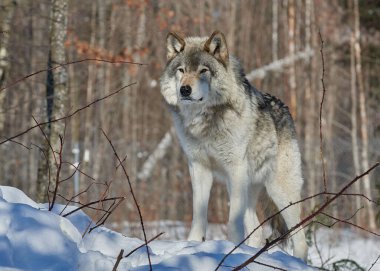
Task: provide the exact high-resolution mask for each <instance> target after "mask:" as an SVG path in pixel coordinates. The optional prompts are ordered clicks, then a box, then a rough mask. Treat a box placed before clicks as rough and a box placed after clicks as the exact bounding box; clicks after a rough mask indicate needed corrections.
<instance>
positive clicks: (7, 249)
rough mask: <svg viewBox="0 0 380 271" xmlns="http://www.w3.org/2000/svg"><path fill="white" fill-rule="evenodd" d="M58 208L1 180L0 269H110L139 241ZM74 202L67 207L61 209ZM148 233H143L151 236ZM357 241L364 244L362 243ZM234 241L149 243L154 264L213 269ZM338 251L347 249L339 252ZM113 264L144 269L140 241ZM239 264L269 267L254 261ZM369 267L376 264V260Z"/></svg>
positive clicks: (232, 262) (277, 255)
mask: <svg viewBox="0 0 380 271" xmlns="http://www.w3.org/2000/svg"><path fill="white" fill-rule="evenodd" d="M62 208H63V206H57V207H56V208H55V209H54V210H53V212H49V211H47V206H46V205H45V204H37V203H35V202H34V201H32V200H31V199H30V198H28V197H27V196H26V195H25V194H24V193H23V192H22V191H20V190H18V189H15V188H12V187H6V186H0V270H13V271H15V270H62V271H63V270H64V271H70V270H86V271H91V270H99V271H100V270H107V271H111V270H112V268H113V266H114V264H115V261H116V258H117V255H118V254H119V252H120V250H121V249H124V251H125V252H124V255H126V254H127V253H129V252H130V251H132V250H133V249H135V248H136V247H138V246H140V245H142V244H143V241H141V240H140V239H137V238H130V237H126V236H124V235H122V234H120V233H117V232H115V231H111V230H109V229H107V228H105V227H98V228H96V229H95V230H94V231H92V232H91V233H90V234H88V233H87V234H85V235H84V237H82V235H83V233H84V232H86V229H87V227H88V225H89V223H91V220H90V218H89V217H88V216H86V215H85V214H84V213H83V212H81V211H79V212H76V213H74V214H73V215H70V216H68V217H67V218H64V217H62V216H59V215H58V213H59V212H60V211H61V209H62ZM74 208H76V207H74V206H73V207H68V208H67V210H66V212H68V211H70V210H73V209H74ZM182 231H183V230H182ZM148 234H149V236H148V238H151V237H153V236H154V234H152V233H149V232H148ZM322 236H323V235H322ZM357 245H358V246H369V245H368V244H365V243H357ZM373 245H374V248H375V247H376V246H375V245H377V247H376V248H378V247H379V245H378V244H375V243H374V244H373ZM233 247H234V245H233V244H232V243H230V242H228V241H223V240H215V241H206V242H187V241H169V240H157V241H153V242H152V243H150V244H149V250H150V254H151V261H152V266H153V270H214V269H215V267H216V265H217V264H218V263H219V261H220V259H221V258H222V257H223V256H224V255H225V254H226V253H227V252H229V251H230V250H231V249H232V248H233ZM363 249H367V247H366V248H364V247H363ZM374 250H378V249H374ZM256 251H257V249H256V248H251V247H248V246H242V247H241V248H239V249H238V250H236V251H235V252H234V253H233V254H232V255H231V256H230V257H228V258H227V260H226V262H225V263H224V266H223V267H222V268H220V269H219V270H231V266H236V265H238V264H240V263H242V262H243V261H244V260H246V259H248V258H249V257H250V256H251V255H253V254H254V253H255V252H256ZM349 255H350V254H348V256H349ZM351 255H352V254H351ZM375 255H376V252H375ZM343 256H347V255H346V254H344V253H343ZM371 257H373V256H371ZM367 259H369V258H367ZM257 260H258V261H259V262H261V263H265V264H267V265H271V266H276V267H278V268H281V269H280V270H283V269H284V270H313V269H312V268H310V267H308V266H306V265H305V264H304V263H303V262H302V261H301V260H298V259H296V258H293V257H291V256H288V255H286V254H285V253H283V252H280V251H276V252H273V253H265V254H263V255H262V256H260V257H259V258H258V259H257ZM376 268H377V269H376ZM118 270H135V271H136V270H141V271H142V270H149V266H148V259H147V254H146V249H145V247H142V248H140V249H138V250H137V251H136V252H134V253H133V254H131V255H130V256H128V257H127V258H123V259H122V260H121V262H120V264H119V267H118ZM244 270H255V271H261V270H274V269H273V268H272V267H266V266H264V265H258V264H254V265H250V266H249V269H244ZM372 270H380V267H379V265H377V267H373V268H372Z"/></svg>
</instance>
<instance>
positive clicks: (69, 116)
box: [0, 82, 137, 145]
mask: <svg viewBox="0 0 380 271" xmlns="http://www.w3.org/2000/svg"><path fill="white" fill-rule="evenodd" d="M135 84H137V83H136V82H134V83H131V84H128V85H125V86H123V87H121V88H119V89H117V90H115V91H113V92H111V93H110V94H108V95H105V96H103V97H102V98H98V99H95V100H94V101H92V102H91V103H89V104H87V105H85V106H83V107H80V108H78V109H76V110H75V111H74V112H72V113H70V114H68V115H66V116H63V117H61V118H57V119H53V120H50V121H46V122H41V123H39V124H37V125H34V126H31V127H29V128H28V129H26V130H24V131H22V132H20V133H18V134H16V135H14V136H11V137H9V138H7V139H5V140H3V141H0V145H1V144H4V143H5V142H8V141H12V140H13V139H15V138H17V137H19V136H22V135H24V134H26V133H28V132H29V131H31V130H33V129H34V128H37V127H40V126H42V125H46V124H49V123H54V122H57V121H61V120H65V119H69V118H71V117H73V116H74V115H76V114H78V113H79V112H80V111H82V110H84V109H86V108H88V107H90V106H92V105H94V104H96V103H98V102H100V101H103V100H105V99H107V98H109V97H111V96H113V95H115V94H118V93H119V92H120V91H122V90H123V89H126V88H127V87H130V86H133V85H135Z"/></svg>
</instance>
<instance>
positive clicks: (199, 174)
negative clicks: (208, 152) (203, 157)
mask: <svg viewBox="0 0 380 271" xmlns="http://www.w3.org/2000/svg"><path fill="white" fill-rule="evenodd" d="M189 170H190V176H191V184H192V187H193V222H192V224H191V230H190V234H189V237H188V240H195V241H203V240H204V239H205V238H206V228H207V209H208V200H209V197H210V190H211V186H212V172H211V170H210V169H208V168H207V167H205V166H203V165H202V164H200V163H198V162H190V163H189Z"/></svg>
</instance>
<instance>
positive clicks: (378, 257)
mask: <svg viewBox="0 0 380 271" xmlns="http://www.w3.org/2000/svg"><path fill="white" fill-rule="evenodd" d="M379 259H380V254H379V256H377V258H376V260H375V261H374V262H373V263H372V265H371V267H370V268H369V269H368V271H370V270H371V269H372V267H374V266H375V264H376V263H377V261H378V260H379Z"/></svg>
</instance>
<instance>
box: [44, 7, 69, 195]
mask: <svg viewBox="0 0 380 271" xmlns="http://www.w3.org/2000/svg"><path fill="white" fill-rule="evenodd" d="M51 5H52V6H51V20H50V52H49V61H48V67H54V66H56V65H59V64H63V63H65V62H66V56H65V47H64V42H65V40H66V29H67V0H52V2H51ZM47 76H48V85H47V103H46V104H47V118H48V120H52V119H56V118H60V117H63V116H64V115H65V113H67V112H66V106H67V105H66V104H67V97H68V89H67V71H66V68H65V67H59V68H57V69H54V70H49V71H48V75H47ZM49 81H50V82H49ZM64 129H65V123H64V122H56V123H54V124H52V125H49V127H48V128H47V129H45V132H46V134H47V136H48V139H49V142H50V145H51V147H52V149H53V151H54V152H57V151H58V150H59V148H60V139H59V137H60V136H63V133H64ZM49 148H50V147H49V144H48V142H47V141H45V144H44V151H45V154H47V155H46V156H45V157H41V160H40V164H39V169H38V179H37V199H38V200H39V201H46V197H47V187H48V184H49V176H50V178H52V179H54V178H56V173H57V164H56V159H55V155H56V154H55V153H53V152H52V151H50V149H49ZM46 158H47V159H46ZM52 189H53V188H52Z"/></svg>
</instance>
